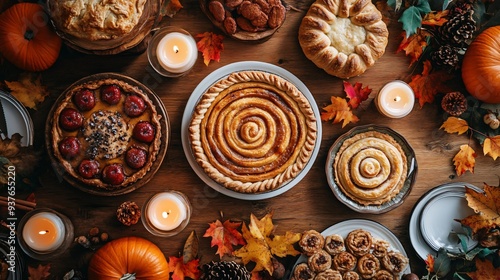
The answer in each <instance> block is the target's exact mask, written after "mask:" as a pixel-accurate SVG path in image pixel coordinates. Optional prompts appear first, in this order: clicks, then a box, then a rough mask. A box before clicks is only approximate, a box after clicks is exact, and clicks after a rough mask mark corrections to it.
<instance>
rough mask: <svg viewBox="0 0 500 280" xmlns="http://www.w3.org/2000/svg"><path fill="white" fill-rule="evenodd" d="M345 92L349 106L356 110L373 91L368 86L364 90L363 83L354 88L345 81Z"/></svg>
mask: <svg viewBox="0 0 500 280" xmlns="http://www.w3.org/2000/svg"><path fill="white" fill-rule="evenodd" d="M344 92H345V94H346V95H347V97H348V98H349V106H351V108H353V109H356V108H358V106H359V104H361V102H363V101H365V100H366V99H368V96H369V95H370V93H371V92H372V89H371V88H369V87H368V86H366V87H364V88H363V84H361V83H355V84H354V86H353V85H351V83H349V82H347V81H344Z"/></svg>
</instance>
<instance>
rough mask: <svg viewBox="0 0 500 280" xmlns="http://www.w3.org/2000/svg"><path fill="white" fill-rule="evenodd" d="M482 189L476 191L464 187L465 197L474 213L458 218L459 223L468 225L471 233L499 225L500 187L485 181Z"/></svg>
mask: <svg viewBox="0 0 500 280" xmlns="http://www.w3.org/2000/svg"><path fill="white" fill-rule="evenodd" d="M483 191H484V192H482V193H478V192H476V191H475V190H473V189H470V188H467V187H466V188H465V198H466V199H467V203H468V205H469V207H470V208H472V209H473V210H474V212H475V214H473V215H470V216H468V217H466V218H464V219H462V220H460V223H461V224H463V225H466V226H468V227H470V228H471V229H472V232H473V233H477V232H478V231H479V230H481V229H485V230H489V229H491V228H493V227H496V226H498V225H500V213H499V211H500V188H499V187H495V186H489V185H488V184H486V183H485V184H484V188H483Z"/></svg>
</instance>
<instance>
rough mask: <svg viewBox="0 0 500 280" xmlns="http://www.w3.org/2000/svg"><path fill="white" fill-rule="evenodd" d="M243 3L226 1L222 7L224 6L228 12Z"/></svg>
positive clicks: (233, 0)
mask: <svg viewBox="0 0 500 280" xmlns="http://www.w3.org/2000/svg"><path fill="white" fill-rule="evenodd" d="M242 2H243V0H226V1H224V5H226V7H228V8H229V9H230V10H232V9H234V8H236V7H238V6H239V5H241V3H242Z"/></svg>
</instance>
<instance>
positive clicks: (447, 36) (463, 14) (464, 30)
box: [439, 8, 476, 47]
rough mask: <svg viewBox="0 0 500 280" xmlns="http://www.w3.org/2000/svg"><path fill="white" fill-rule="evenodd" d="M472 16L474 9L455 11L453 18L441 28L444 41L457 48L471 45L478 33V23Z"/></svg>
mask: <svg viewBox="0 0 500 280" xmlns="http://www.w3.org/2000/svg"><path fill="white" fill-rule="evenodd" d="M472 14H474V10H473V9H467V8H457V9H455V10H454V13H453V14H452V16H451V18H450V19H449V20H448V21H447V22H446V23H445V24H443V25H442V26H441V27H440V28H439V33H440V34H441V39H442V41H443V42H445V43H447V44H452V45H455V46H462V47H464V46H467V45H469V44H470V42H471V41H472V36H473V35H474V32H475V31H476V21H475V20H474V18H473V17H472Z"/></svg>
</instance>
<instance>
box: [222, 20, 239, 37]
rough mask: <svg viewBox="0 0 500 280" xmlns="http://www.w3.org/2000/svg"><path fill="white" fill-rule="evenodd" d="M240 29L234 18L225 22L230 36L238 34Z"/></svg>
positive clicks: (225, 27)
mask: <svg viewBox="0 0 500 280" xmlns="http://www.w3.org/2000/svg"><path fill="white" fill-rule="evenodd" d="M237 28H238V25H237V24H236V21H235V20H234V18H233V17H226V19H225V20H224V29H226V32H227V33H229V34H234V33H236V29H237Z"/></svg>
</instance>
